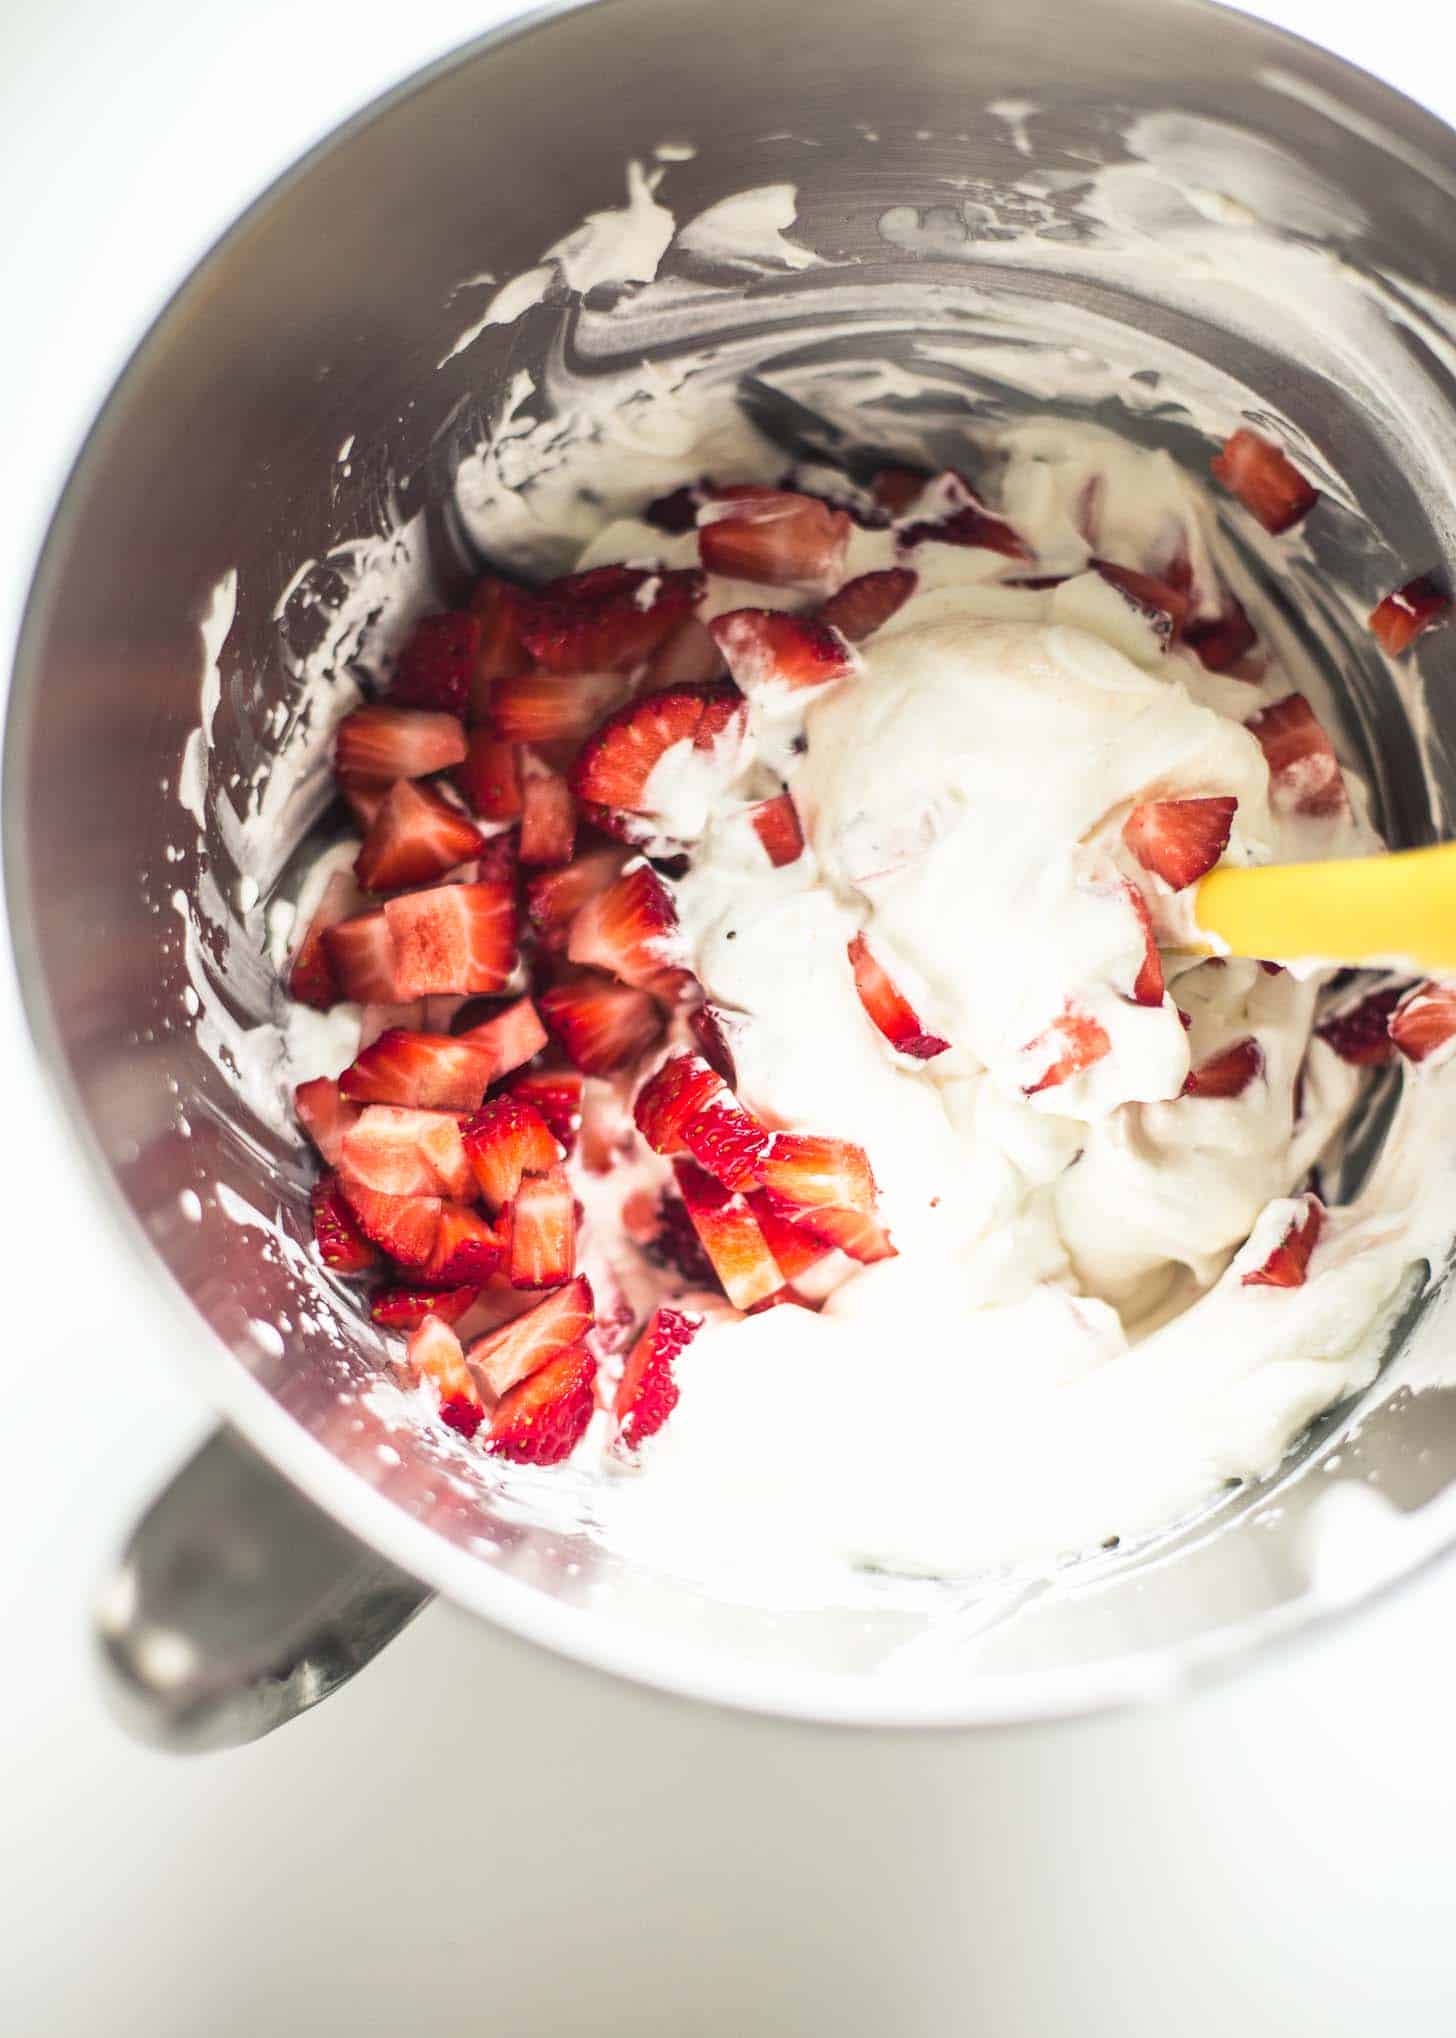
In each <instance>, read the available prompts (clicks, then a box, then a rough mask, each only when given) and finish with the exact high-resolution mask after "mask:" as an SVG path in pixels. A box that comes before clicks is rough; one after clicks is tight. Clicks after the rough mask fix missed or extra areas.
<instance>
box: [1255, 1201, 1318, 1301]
mask: <svg viewBox="0 0 1456 2038" xmlns="http://www.w3.org/2000/svg"><path fill="white" fill-rule="evenodd" d="M1300 1201H1301V1203H1302V1204H1303V1209H1302V1211H1301V1212H1300V1213H1299V1214H1297V1215H1296V1216H1294V1217H1292V1218H1291V1219H1290V1221H1289V1229H1288V1230H1287V1231H1286V1232H1285V1234H1284V1236H1283V1238H1282V1239H1281V1240H1280V1242H1279V1244H1278V1245H1276V1246H1275V1248H1274V1250H1273V1252H1271V1253H1270V1255H1269V1257H1268V1259H1267V1260H1265V1262H1264V1264H1263V1265H1262V1266H1261V1267H1256V1268H1255V1269H1254V1271H1253V1272H1252V1273H1251V1274H1245V1275H1244V1279H1243V1286H1244V1287H1245V1288H1302V1287H1303V1286H1304V1277H1305V1274H1306V1273H1307V1272H1308V1270H1309V1258H1310V1254H1311V1253H1312V1252H1313V1251H1314V1249H1315V1247H1316V1246H1317V1245H1318V1244H1319V1235H1320V1232H1321V1231H1322V1230H1323V1229H1324V1221H1325V1212H1324V1205H1323V1204H1322V1203H1321V1202H1320V1200H1319V1198H1318V1196H1304V1197H1302V1198H1301V1199H1300Z"/></svg>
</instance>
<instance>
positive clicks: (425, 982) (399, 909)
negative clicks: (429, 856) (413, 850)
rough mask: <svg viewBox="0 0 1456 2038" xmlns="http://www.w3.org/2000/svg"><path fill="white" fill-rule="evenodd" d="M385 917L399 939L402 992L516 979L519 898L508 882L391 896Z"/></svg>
mask: <svg viewBox="0 0 1456 2038" xmlns="http://www.w3.org/2000/svg"><path fill="white" fill-rule="evenodd" d="M384 917H385V919H386V921H387V922H388V925H389V932H390V935H391V936H392V938H393V941H394V952H395V985H396V994H397V995H398V996H399V997H401V998H428V997H432V996H434V995H436V994H437V993H443V992H457V993H459V994H460V995H461V996H468V995H469V994H471V993H473V992H474V993H488V992H491V991H502V990H504V989H505V987H506V985H507V983H508V982H509V981H510V977H511V972H512V971H513V970H514V969H515V966H516V902H515V899H514V897H513V895H512V893H511V890H510V887H509V886H508V885H504V884H500V883H496V882H493V881H490V880H487V881H485V882H480V883H476V884H471V885H440V886H437V887H436V888H435V889H434V890H432V891H428V892H409V893H407V894H406V895H405V896H404V897H403V898H399V899H389V900H386V902H385V906H384ZM351 924H352V923H351ZM334 931H335V933H337V932H338V930H337V929H335V930H334Z"/></svg>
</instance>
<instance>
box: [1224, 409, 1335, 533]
mask: <svg viewBox="0 0 1456 2038" xmlns="http://www.w3.org/2000/svg"><path fill="white" fill-rule="evenodd" d="M1209 468H1210V471H1211V473H1212V475H1213V478H1214V480H1215V481H1217V482H1220V483H1221V484H1222V485H1223V487H1225V488H1226V489H1227V490H1228V492H1229V494H1230V495H1234V496H1237V497H1238V499H1239V501H1240V502H1241V503H1242V504H1243V506H1244V508H1245V509H1246V510H1250V511H1252V513H1253V514H1254V515H1255V516H1256V517H1257V518H1258V519H1259V522H1260V523H1261V524H1262V525H1263V526H1264V529H1265V530H1266V531H1272V532H1274V533H1275V534H1276V535H1277V533H1278V532H1280V531H1287V530H1288V529H1289V527H1290V525H1291V524H1297V523H1298V522H1299V520H1300V518H1301V517H1303V516H1307V515H1308V514H1309V512H1310V510H1312V509H1313V508H1314V506H1315V504H1316V502H1318V500H1319V491H1318V489H1316V488H1313V487H1311V485H1310V483H1309V482H1307V481H1306V480H1305V478H1304V476H1303V475H1302V474H1301V473H1300V471H1299V469H1298V468H1297V467H1296V466H1295V465H1294V462H1293V461H1292V460H1291V459H1290V458H1289V456H1288V454H1287V453H1284V452H1282V451H1281V450H1280V448H1279V447H1278V446H1274V445H1271V444H1270V442H1269V441H1268V440H1267V439H1264V438H1261V437H1260V436H1259V434H1258V433H1257V432H1251V431H1247V430H1242V431H1237V432H1235V433H1233V435H1232V436H1231V437H1230V438H1229V439H1227V440H1226V441H1225V442H1224V448H1223V451H1222V452H1221V453H1218V454H1216V455H1215V456H1214V458H1213V459H1212V460H1211V461H1210V462H1209Z"/></svg>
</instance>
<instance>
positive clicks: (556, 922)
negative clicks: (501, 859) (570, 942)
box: [526, 848, 627, 950]
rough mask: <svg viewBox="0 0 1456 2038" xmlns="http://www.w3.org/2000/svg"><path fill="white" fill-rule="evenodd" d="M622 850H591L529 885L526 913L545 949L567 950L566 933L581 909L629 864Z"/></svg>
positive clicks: (530, 881)
mask: <svg viewBox="0 0 1456 2038" xmlns="http://www.w3.org/2000/svg"><path fill="white" fill-rule="evenodd" d="M626 860H627V857H626V852H625V851H624V850H621V849H611V848H608V849H588V850H587V851H586V852H585V854H584V855H581V856H578V857H577V858H576V860H575V861H574V862H573V863H568V864H565V865H564V866H563V867H562V868H561V869H560V870H548V871H544V872H542V873H541V875H539V876H537V877H532V878H528V879H527V881H526V912H527V915H528V916H529V918H530V921H531V925H532V926H533V927H534V928H535V930H536V933H537V935H538V936H539V937H540V941H541V945H542V947H543V948H546V949H550V950H555V949H562V948H565V946H566V932H567V928H568V927H569V926H570V924H571V922H572V921H573V920H574V919H575V918H576V916H577V914H578V913H579V912H580V911H581V909H582V907H583V906H585V905H586V904H587V902H588V901H589V900H591V899H594V898H596V897H597V895H598V894H599V893H601V892H604V891H605V890H606V889H607V886H608V885H610V884H611V883H613V881H614V880H615V879H616V878H617V877H618V876H619V875H620V873H621V869H622V865H623V864H624V863H625V862H626Z"/></svg>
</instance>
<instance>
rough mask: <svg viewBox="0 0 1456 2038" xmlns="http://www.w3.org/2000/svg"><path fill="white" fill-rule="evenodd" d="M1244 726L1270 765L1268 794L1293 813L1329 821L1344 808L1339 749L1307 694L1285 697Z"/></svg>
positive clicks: (1343, 785)
mask: <svg viewBox="0 0 1456 2038" xmlns="http://www.w3.org/2000/svg"><path fill="white" fill-rule="evenodd" d="M1244 727H1245V728H1246V729H1247V730H1248V732H1249V734H1250V735H1251V736H1252V737H1253V738H1254V739H1255V741H1256V742H1257V743H1258V745H1259V748H1260V749H1261V750H1262V751H1263V753H1264V760H1265V762H1266V763H1267V765H1268V766H1269V779H1270V793H1271V796H1273V797H1274V798H1276V799H1277V801H1278V803H1279V804H1280V805H1282V806H1284V807H1285V808H1287V809H1288V810H1289V811H1290V812H1292V813H1296V814H1310V815H1314V816H1329V815H1332V814H1339V813H1342V812H1343V811H1344V808H1345V782H1344V780H1343V779H1342V778H1341V776H1340V766H1339V760H1338V759H1337V758H1336V756H1335V746H1334V745H1333V743H1331V741H1330V739H1329V737H1328V736H1327V735H1326V734H1325V732H1324V730H1323V729H1322V728H1321V727H1320V725H1319V723H1318V722H1317V721H1316V720H1315V715H1314V710H1313V708H1311V706H1310V704H1309V702H1308V701H1307V700H1306V699H1305V698H1304V695H1303V694H1298V693H1292V694H1287V695H1286V696H1285V698H1284V699H1283V700H1282V701H1275V703H1274V705H1273V707H1272V708H1265V709H1264V710H1263V712H1262V713H1261V714H1257V715H1255V716H1254V717H1253V718H1252V720H1250V721H1248V722H1246V723H1245V724H1244Z"/></svg>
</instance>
